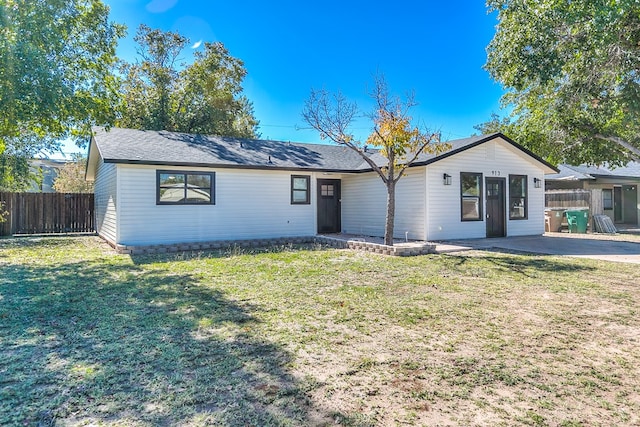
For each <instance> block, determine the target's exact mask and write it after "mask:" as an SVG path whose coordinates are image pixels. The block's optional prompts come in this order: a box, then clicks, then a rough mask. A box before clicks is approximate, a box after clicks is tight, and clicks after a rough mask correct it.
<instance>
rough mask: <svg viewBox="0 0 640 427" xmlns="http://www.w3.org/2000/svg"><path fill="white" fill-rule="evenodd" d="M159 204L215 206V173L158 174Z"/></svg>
mask: <svg viewBox="0 0 640 427" xmlns="http://www.w3.org/2000/svg"><path fill="white" fill-rule="evenodd" d="M157 183H158V184H157V198H156V200H157V202H156V203H157V204H159V205H176V204H178V205H180V204H182V205H200V204H210V205H212V204H215V194H214V188H215V173H214V172H208V173H203V172H183V171H158V172H157Z"/></svg>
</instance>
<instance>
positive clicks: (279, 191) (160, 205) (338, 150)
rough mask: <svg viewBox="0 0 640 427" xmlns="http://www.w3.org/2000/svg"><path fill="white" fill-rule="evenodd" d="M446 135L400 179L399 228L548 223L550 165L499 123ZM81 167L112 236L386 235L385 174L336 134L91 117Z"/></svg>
mask: <svg viewBox="0 0 640 427" xmlns="http://www.w3.org/2000/svg"><path fill="white" fill-rule="evenodd" d="M448 144H450V148H449V150H448V151H446V152H444V153H441V154H438V155H434V154H424V155H422V156H420V158H419V159H418V161H417V162H416V163H415V164H414V165H413V166H412V167H410V168H409V169H408V170H407V172H408V173H407V175H406V176H404V177H403V178H402V179H401V180H400V181H399V182H398V184H397V188H396V192H397V194H396V219H395V235H396V237H398V238H403V239H404V238H408V239H414V240H443V239H457V238H482V237H493V236H496V237H497V236H522V235H540V234H543V233H544V176H545V174H547V173H554V172H557V169H555V168H554V167H553V166H552V165H550V164H549V163H547V162H546V161H544V160H543V159H541V158H540V157H538V156H536V155H535V154H533V153H532V152H530V151H529V150H527V149H525V148H524V147H522V146H521V145H519V144H517V143H515V142H514V141H512V140H511V139H509V138H508V137H506V136H504V135H502V134H500V133H495V134H491V135H482V136H473V137H470V138H465V139H459V140H455V141H449V142H448ZM369 153H370V156H371V158H372V159H374V161H376V162H378V164H384V163H385V159H384V157H382V156H381V155H380V153H379V151H378V150H371V149H369ZM86 178H87V179H88V180H92V181H95V211H96V228H97V232H98V234H99V235H100V236H102V237H103V238H104V239H105V240H107V241H108V242H110V243H111V244H113V245H117V244H120V245H161V244H175V243H182V242H184V243H188V242H210V241H216V240H230V239H236V240H243V239H268V238H279V237H292V236H315V235H317V234H324V233H338V232H342V233H349V234H358V235H367V236H383V235H384V223H385V213H386V209H385V207H386V187H385V185H384V183H383V182H382V181H381V179H380V178H379V176H378V175H377V174H376V173H375V172H373V171H372V170H371V168H370V166H369V165H367V163H366V162H364V161H363V159H362V158H361V157H360V156H359V155H358V154H357V153H355V152H353V151H352V150H350V149H348V148H346V147H343V146H338V145H323V144H305V143H290V142H279V141H266V140H254V139H238V138H223V137H214V136H202V135H190V134H184V133H175V132H165V131H141V130H131V129H118V128H111V129H109V130H105V129H102V128H96V129H95V132H94V136H93V137H92V139H91V143H90V147H89V153H88V165H87V172H86Z"/></svg>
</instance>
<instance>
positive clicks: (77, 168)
mask: <svg viewBox="0 0 640 427" xmlns="http://www.w3.org/2000/svg"><path fill="white" fill-rule="evenodd" d="M86 169H87V158H86V157H84V156H82V155H76V156H75V157H74V161H73V162H69V163H65V165H64V166H63V167H62V168H60V170H59V171H58V176H56V179H55V181H54V182H53V188H54V190H56V192H58V193H93V183H92V182H89V181H86V180H85V179H84V173H85V170H86Z"/></svg>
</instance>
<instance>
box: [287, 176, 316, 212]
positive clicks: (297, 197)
mask: <svg viewBox="0 0 640 427" xmlns="http://www.w3.org/2000/svg"><path fill="white" fill-rule="evenodd" d="M310 182H311V179H310V178H309V175H291V204H292V205H308V204H309V203H311V197H310V191H309V185H310Z"/></svg>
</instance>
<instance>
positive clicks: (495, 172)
mask: <svg viewBox="0 0 640 427" xmlns="http://www.w3.org/2000/svg"><path fill="white" fill-rule="evenodd" d="M491 175H493V176H500V171H491Z"/></svg>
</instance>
